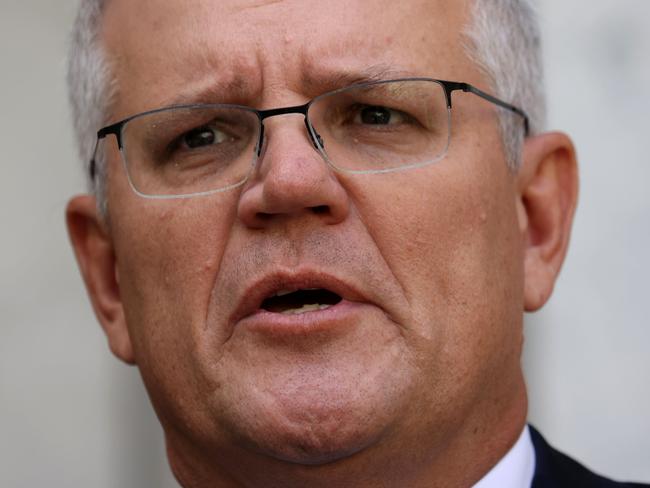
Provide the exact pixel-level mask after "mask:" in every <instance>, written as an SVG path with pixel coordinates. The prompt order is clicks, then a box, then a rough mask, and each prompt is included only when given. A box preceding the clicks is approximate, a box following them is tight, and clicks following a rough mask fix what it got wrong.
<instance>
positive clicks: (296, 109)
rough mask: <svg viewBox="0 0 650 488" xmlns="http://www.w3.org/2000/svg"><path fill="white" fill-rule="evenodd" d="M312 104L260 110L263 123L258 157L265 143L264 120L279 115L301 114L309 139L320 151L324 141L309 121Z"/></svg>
mask: <svg viewBox="0 0 650 488" xmlns="http://www.w3.org/2000/svg"><path fill="white" fill-rule="evenodd" d="M309 105H310V103H305V104H304V105H294V106H291V107H280V108H271V109H268V110H259V111H258V113H259V116H260V121H261V123H262V124H261V125H262V127H261V129H260V140H259V143H258V146H257V155H258V156H259V155H260V154H261V152H262V146H263V143H264V120H266V119H268V118H270V117H275V116H277V115H289V114H300V115H302V116H303V117H304V122H305V127H306V129H307V133H308V134H309V138H310V140H311V142H312V144H313V145H314V147H315V148H316V149H320V148H321V147H322V146H323V139H322V138H321V136H320V135H319V134H318V133H316V132H315V130H314V129H313V128H312V127H311V125H310V124H309V119H308V117H307V112H308V110H309Z"/></svg>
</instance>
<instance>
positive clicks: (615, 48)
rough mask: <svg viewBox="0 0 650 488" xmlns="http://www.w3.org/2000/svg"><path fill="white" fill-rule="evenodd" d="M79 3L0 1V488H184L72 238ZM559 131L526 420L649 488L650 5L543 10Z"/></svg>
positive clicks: (576, 0)
mask: <svg viewBox="0 0 650 488" xmlns="http://www.w3.org/2000/svg"><path fill="white" fill-rule="evenodd" d="M75 5H76V2H72V1H65V2H53V1H51V0H28V1H25V0H0V67H1V68H0V70H1V71H0V147H1V148H2V159H1V162H0V169H1V172H0V175H1V176H0V224H1V225H2V232H1V233H0V486H2V487H11V488H14V487H35V486H53V487H73V488H74V487H94V488H109V487H120V488H124V487H127V488H128V487H134V488H142V487H162V488H171V487H174V486H177V485H176V484H175V482H174V481H173V480H172V478H171V475H170V474H169V468H168V467H167V462H166V459H165V454H164V445H163V438H162V434H161V432H160V427H159V426H158V422H157V420H156V419H155V417H154V415H153V412H152V409H151V407H150V406H149V403H148V400H147V399H146V394H145V391H144V388H143V386H142V385H141V382H140V378H139V376H138V373H137V371H136V370H135V369H133V368H129V367H126V366H123V365H122V364H120V363H119V362H118V361H117V360H116V359H114V358H113V357H112V355H111V354H110V352H109V351H108V348H107V345H106V342H105V339H104V336H103V333H102V332H101V329H100V327H99V325H98V324H97V323H96V321H95V318H94V316H93V314H92V311H91V309H90V306H89V304H88V302H87V300H86V294H85V290H84V288H83V285H82V282H81V279H80V277H79V275H78V272H77V267H76V264H75V262H74V258H73V255H72V252H71V250H70V247H69V245H68V240H67V236H66V233H65V229H64V222H63V212H64V207H65V204H66V201H67V199H68V198H69V197H70V196H71V195H72V194H74V193H78V192H81V191H83V189H84V186H83V179H82V174H81V171H80V164H79V163H78V161H77V157H76V152H75V149H74V146H73V139H72V131H71V123H70V116H69V113H68V108H67V102H66V101H67V97H66V92H65V86H64V73H65V50H66V42H67V34H68V31H69V28H70V26H71V23H72V20H73V17H74V11H75ZM540 13H541V21H542V25H543V32H544V37H545V42H546V47H545V58H546V67H547V86H548V93H549V102H550V105H549V115H550V116H549V127H550V128H558V129H561V130H564V131H567V132H569V133H570V134H571V135H572V136H573V137H574V139H575V142H576V144H577V147H578V151H579V156H580V162H581V172H582V188H581V201H580V207H579V210H578V214H577V218H576V223H575V228H574V229H575V230H574V234H573V241H572V245H571V249H570V252H569V255H568V258H567V261H566V264H565V267H564V270H563V272H562V275H561V278H560V280H559V282H558V284H557V287H556V291H555V294H554V296H553V298H552V300H551V302H550V303H549V304H548V306H547V307H546V308H545V309H544V310H543V311H542V312H541V313H538V314H536V315H533V316H529V317H527V325H526V337H527V338H526V351H525V356H524V363H525V367H526V371H527V378H528V383H529V388H530V398H531V412H530V420H531V422H532V423H533V424H535V425H536V426H537V427H538V428H540V429H541V430H542V432H543V433H544V434H545V436H546V437H547V438H548V439H549V440H550V441H551V443H552V444H554V445H555V446H556V447H559V448H561V450H563V451H565V452H567V453H569V454H571V455H572V456H574V457H576V458H577V459H579V460H580V461H582V462H583V463H585V464H587V465H588V466H590V467H591V468H592V469H594V470H595V471H597V472H601V473H606V474H607V475H609V476H611V477H614V478H619V479H634V480H639V481H645V482H650V381H649V378H650V374H649V373H650V354H649V353H648V350H649V346H650V318H649V317H650V314H649V313H648V311H647V309H646V304H647V303H648V300H649V298H648V291H649V289H650V288H649V287H648V278H649V277H650V255H649V252H648V250H650V190H649V188H650V185H649V183H650V160H649V157H648V142H649V140H650V132H649V129H650V124H649V123H648V120H649V118H650V88H649V87H650V55H649V53H650V2H649V1H648V0H571V1H570V2H567V1H565V0H543V3H542V4H541V5H540Z"/></svg>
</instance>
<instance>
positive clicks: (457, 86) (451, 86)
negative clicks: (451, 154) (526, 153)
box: [445, 82, 530, 137]
mask: <svg viewBox="0 0 650 488" xmlns="http://www.w3.org/2000/svg"><path fill="white" fill-rule="evenodd" d="M445 88H447V90H449V93H450V94H451V92H453V91H456V90H461V91H464V92H465V93H473V94H474V95H476V96H479V97H481V98H482V99H484V100H487V101H488V102H491V103H493V104H495V105H498V106H499V107H501V108H505V109H506V110H510V111H511V112H513V113H516V114H517V115H519V116H520V117H521V118H523V119H524V134H525V135H526V137H528V136H529V135H530V121H529V119H528V115H527V114H526V112H524V111H523V110H521V109H520V108H518V107H515V106H514V105H510V104H509V103H506V102H504V101H503V100H500V99H498V98H496V97H493V96H492V95H490V94H489V93H485V92H484V91H483V90H479V89H478V88H476V87H475V86H472V85H470V84H469V83H456V82H445ZM448 103H449V105H450V106H451V96H450V97H449V99H448Z"/></svg>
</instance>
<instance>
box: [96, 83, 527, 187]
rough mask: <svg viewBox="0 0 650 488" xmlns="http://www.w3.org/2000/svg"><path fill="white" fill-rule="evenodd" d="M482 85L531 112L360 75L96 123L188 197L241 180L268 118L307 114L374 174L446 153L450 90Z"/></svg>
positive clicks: (133, 172)
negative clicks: (282, 99) (252, 103)
mask: <svg viewBox="0 0 650 488" xmlns="http://www.w3.org/2000/svg"><path fill="white" fill-rule="evenodd" d="M454 91H463V92H468V93H473V94H474V95H477V96H479V97H481V98H482V99H484V100H487V101H489V102H491V103H493V104H495V105H497V106H499V107H501V108H503V109H506V110H507V111H510V112H512V113H514V114H517V115H518V116H520V117H521V118H522V119H523V129H524V132H525V135H526V136H527V135H528V132H529V122H528V117H527V115H526V114H525V113H524V112H523V111H522V110H521V109H519V108H517V107H515V106H513V105H510V104H508V103H506V102H503V101H501V100H499V99H498V98H495V97H493V96H492V95H489V94H487V93H485V92H483V91H481V90H479V89H477V88H475V87H473V86H472V85H469V84H467V83H458V82H451V81H442V80H434V79H430V78H405V79H397V80H385V81H376V82H368V83H360V84H355V85H351V86H348V87H345V88H341V89H338V90H334V91H331V92H328V93H325V94H323V95H320V96H318V97H316V98H314V99H313V100H311V101H310V102H308V103H306V104H304V105H298V106H294V107H283V108H275V109H270V110H256V109H253V108H250V107H246V106H242V105H229V104H210V105H205V104H201V105H182V106H173V107H168V108H162V109H158V110H152V111H149V112H145V113H141V114H137V115H133V116H131V117H128V118H126V119H124V120H122V121H120V122H117V123H115V124H112V125H109V126H107V127H104V128H103V129H101V130H100V131H99V132H98V133H97V139H98V140H97V146H96V148H95V155H94V156H93V159H92V161H91V165H90V171H91V178H93V179H94V177H95V169H96V168H95V161H96V158H97V153H98V147H99V142H100V141H101V140H102V139H104V138H106V136H108V135H110V134H113V135H115V137H116V139H117V144H118V147H119V150H120V152H121V155H122V161H123V164H124V168H125V170H126V174H127V176H128V180H129V182H130V184H131V187H132V188H133V190H134V191H135V192H136V193H137V194H139V195H141V196H143V197H149V198H184V197H190V196H199V195H209V194H212V193H217V192H223V191H227V190H230V189H232V188H236V187H238V186H240V185H242V184H243V183H244V182H245V181H246V180H247V178H248V177H249V175H250V174H251V173H252V171H253V169H254V167H255V164H256V162H257V159H258V158H259V156H260V153H261V151H262V147H263V144H264V120H265V119H267V118H269V117H274V116H276V115H285V114H301V115H303V116H304V122H305V127H306V129H307V133H308V135H309V138H310V140H311V143H312V144H313V146H314V148H315V150H317V151H318V152H319V153H320V154H321V155H322V157H323V158H324V160H325V161H326V162H327V163H328V164H329V165H330V166H331V167H332V168H334V169H335V170H337V171H341V172H345V173H352V174H373V173H388V172H393V171H401V170H406V169H410V168H418V167H421V166H425V165H428V164H432V163H435V162H437V161H439V160H441V159H442V158H443V157H444V156H445V155H446V154H447V151H448V149H449V143H450V140H451V107H452V103H451V95H452V93H453V92H454Z"/></svg>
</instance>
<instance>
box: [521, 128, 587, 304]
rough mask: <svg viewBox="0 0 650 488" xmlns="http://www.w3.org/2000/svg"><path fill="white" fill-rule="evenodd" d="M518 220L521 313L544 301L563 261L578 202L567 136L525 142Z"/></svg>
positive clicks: (572, 154) (575, 171) (575, 172)
mask: <svg viewBox="0 0 650 488" xmlns="http://www.w3.org/2000/svg"><path fill="white" fill-rule="evenodd" d="M518 186H519V192H518V202H517V205H518V214H519V224H520V230H521V233H522V242H523V245H524V279H525V285H524V309H525V310H526V311H529V312H532V311H535V310H537V309H539V308H541V307H542V306H543V305H544V304H545V303H546V301H547V300H548V299H549V297H550V295H551V293H552V291H553V286H554V284H555V280H556V279H557V276H558V274H559V272H560V268H561V267H562V262H563V261H564V257H565V255H566V252H567V249H568V245H569V238H570V235H571V225H572V223H573V215H574V213H575V208H576V204H577V198H578V167H577V160H576V154H575V149H574V147H573V143H572V142H571V140H570V139H569V137H568V136H566V135H565V134H561V133H547V134H541V135H538V136H534V137H531V138H529V139H527V141H526V143H525V145H524V157H523V165H522V168H521V169H520V173H519V175H518Z"/></svg>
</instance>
